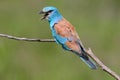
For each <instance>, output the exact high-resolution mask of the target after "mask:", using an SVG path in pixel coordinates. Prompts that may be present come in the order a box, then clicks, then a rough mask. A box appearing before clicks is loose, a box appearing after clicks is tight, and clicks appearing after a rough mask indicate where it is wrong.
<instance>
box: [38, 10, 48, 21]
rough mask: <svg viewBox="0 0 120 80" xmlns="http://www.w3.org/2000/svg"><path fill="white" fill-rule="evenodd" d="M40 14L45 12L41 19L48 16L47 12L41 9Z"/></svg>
mask: <svg viewBox="0 0 120 80" xmlns="http://www.w3.org/2000/svg"><path fill="white" fill-rule="evenodd" d="M39 14H44V15H43V17H42V18H41V20H43V19H45V18H46V17H47V15H48V14H47V12H43V11H40V12H39Z"/></svg>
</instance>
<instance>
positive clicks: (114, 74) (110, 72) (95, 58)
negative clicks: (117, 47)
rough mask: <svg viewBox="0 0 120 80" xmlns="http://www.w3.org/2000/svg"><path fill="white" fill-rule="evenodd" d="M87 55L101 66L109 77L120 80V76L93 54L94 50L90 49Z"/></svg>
mask: <svg viewBox="0 0 120 80" xmlns="http://www.w3.org/2000/svg"><path fill="white" fill-rule="evenodd" d="M86 52H87V54H88V55H89V56H90V57H91V58H92V59H93V60H94V61H95V62H96V63H97V64H98V65H99V66H100V68H101V69H102V70H103V71H105V72H107V73H108V74H109V75H111V76H112V77H114V78H115V79H116V80H120V76H118V75H117V74H116V73H115V72H114V71H112V70H111V69H110V68H108V67H107V66H106V65H104V64H103V63H102V62H101V61H100V60H99V59H98V58H97V57H96V56H95V55H94V54H93V52H92V50H91V49H90V48H89V49H88V50H87V51H86Z"/></svg>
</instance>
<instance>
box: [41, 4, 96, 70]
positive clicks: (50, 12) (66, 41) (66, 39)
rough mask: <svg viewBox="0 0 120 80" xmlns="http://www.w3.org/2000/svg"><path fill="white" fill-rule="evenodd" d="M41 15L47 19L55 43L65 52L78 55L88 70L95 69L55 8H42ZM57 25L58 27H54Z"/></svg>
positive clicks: (76, 36)
mask: <svg viewBox="0 0 120 80" xmlns="http://www.w3.org/2000/svg"><path fill="white" fill-rule="evenodd" d="M42 13H44V14H45V15H44V18H45V19H47V20H48V22H49V24H50V29H51V31H52V35H53V37H54V38H55V40H56V42H57V43H58V44H61V45H62V47H63V48H64V49H65V50H68V51H72V52H73V53H76V54H77V55H79V56H80V58H81V59H82V60H83V62H85V63H86V64H87V65H88V66H89V67H90V68H92V69H96V65H95V63H94V62H92V61H91V59H89V57H88V56H87V54H86V53H85V51H84V50H83V48H82V46H81V44H80V42H79V41H80V40H79V37H78V35H77V33H76V31H75V30H74V29H73V26H72V25H71V24H70V23H69V22H68V21H66V20H65V19H63V16H62V15H61V14H60V13H59V11H58V10H57V8H55V7H52V6H48V7H44V8H43V10H42ZM62 20H63V21H62ZM61 21H62V22H61ZM60 22H61V23H60ZM57 24H58V26H57V27H56V25H57Z"/></svg>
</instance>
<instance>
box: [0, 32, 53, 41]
mask: <svg viewBox="0 0 120 80" xmlns="http://www.w3.org/2000/svg"><path fill="white" fill-rule="evenodd" d="M0 37H4V38H8V39H13V40H18V41H30V42H55V40H54V39H33V38H20V37H15V36H11V35H7V34H0Z"/></svg>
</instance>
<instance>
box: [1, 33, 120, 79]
mask: <svg viewBox="0 0 120 80" xmlns="http://www.w3.org/2000/svg"><path fill="white" fill-rule="evenodd" d="M0 37H4V38H8V39H13V40H19V41H29V42H55V40H54V39H33V38H20V37H15V36H11V35H7V34H0ZM81 44H82V43H81ZM86 52H87V54H88V55H89V56H90V57H91V58H92V59H93V60H94V61H95V62H96V63H97V64H98V65H99V66H100V68H101V69H102V70H103V71H105V72H106V73H108V74H109V75H111V76H112V77H114V78H115V79H116V80H120V76H118V74H116V73H115V72H114V71H112V70H111V69H110V68H108V67H107V66H106V65H104V64H103V63H102V62H101V61H100V60H99V59H98V58H97V57H96V56H95V55H94V54H93V52H92V51H91V49H90V48H89V49H88V50H86Z"/></svg>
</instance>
